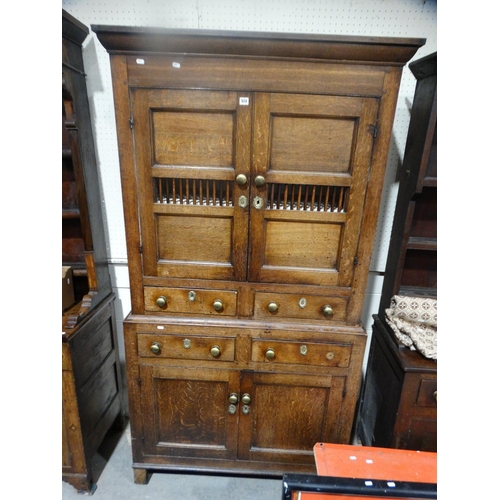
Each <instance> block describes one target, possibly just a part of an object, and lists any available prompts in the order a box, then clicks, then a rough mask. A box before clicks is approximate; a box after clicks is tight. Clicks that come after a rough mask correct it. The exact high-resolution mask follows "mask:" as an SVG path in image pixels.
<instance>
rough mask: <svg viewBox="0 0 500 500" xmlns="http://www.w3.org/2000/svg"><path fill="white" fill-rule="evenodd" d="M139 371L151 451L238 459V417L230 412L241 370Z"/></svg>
mask: <svg viewBox="0 0 500 500" xmlns="http://www.w3.org/2000/svg"><path fill="white" fill-rule="evenodd" d="M140 373H141V381H142V382H141V384H142V401H141V404H142V415H143V419H144V427H143V429H144V438H145V450H146V453H150V454H154V455H169V456H182V457H199V458H203V457H210V458H227V459H230V458H235V455H236V443H237V432H238V431H237V426H238V415H237V413H235V414H231V413H229V411H228V408H229V404H230V403H229V395H230V393H231V392H238V386H239V377H238V372H236V371H231V370H220V369H219V370H211V369H190V370H186V369H185V368H175V367H172V368H164V367H153V366H141V367H140Z"/></svg>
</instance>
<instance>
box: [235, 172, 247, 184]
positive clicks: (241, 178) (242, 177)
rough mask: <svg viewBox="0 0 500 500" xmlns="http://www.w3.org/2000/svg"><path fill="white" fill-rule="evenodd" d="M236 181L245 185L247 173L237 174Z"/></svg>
mask: <svg viewBox="0 0 500 500" xmlns="http://www.w3.org/2000/svg"><path fill="white" fill-rule="evenodd" d="M236 183H237V184H238V185H240V186H244V185H245V184H246V183H247V176H246V175H245V174H239V175H237V176H236Z"/></svg>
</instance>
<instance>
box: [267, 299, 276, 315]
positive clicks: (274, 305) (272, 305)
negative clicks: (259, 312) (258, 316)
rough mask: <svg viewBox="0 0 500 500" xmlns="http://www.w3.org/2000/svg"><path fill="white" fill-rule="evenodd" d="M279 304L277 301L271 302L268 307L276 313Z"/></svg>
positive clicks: (271, 311)
mask: <svg viewBox="0 0 500 500" xmlns="http://www.w3.org/2000/svg"><path fill="white" fill-rule="evenodd" d="M278 307H279V306H278V304H276V302H269V305H268V306H267V309H268V311H269V312H270V313H275V312H276V311H277V310H278Z"/></svg>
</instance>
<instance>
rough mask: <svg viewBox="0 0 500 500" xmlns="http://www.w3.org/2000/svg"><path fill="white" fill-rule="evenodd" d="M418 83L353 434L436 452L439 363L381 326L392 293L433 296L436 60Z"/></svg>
mask: <svg viewBox="0 0 500 500" xmlns="http://www.w3.org/2000/svg"><path fill="white" fill-rule="evenodd" d="M410 69H411V71H412V72H413V74H414V75H415V78H416V79H417V85H416V89H415V98H414V101H413V106H412V112H411V119H410V126H409V130H408V139H407V143H406V149H405V155H404V160H403V164H402V167H401V169H400V172H399V179H400V187H399V193H398V199H397V203H396V210H395V215H394V223H393V229H392V235H391V241H390V245H389V253H388V258H387V266H386V273H385V277H384V284H383V288H382V296H381V301H380V309H379V313H378V315H376V316H375V323H374V327H373V337H372V345H371V348H370V355H369V359H368V364H367V371H366V380H365V383H364V388H363V393H362V397H361V405H360V414H359V423H358V434H359V436H360V438H361V441H362V442H363V444H365V445H371V446H390V447H395V448H408V449H419V450H426V451H436V443H437V441H436V433H437V361H434V360H430V359H427V358H425V357H424V356H422V355H421V354H419V353H418V352H412V351H410V350H409V348H407V347H405V346H403V345H402V344H401V343H400V342H399V341H398V340H397V338H396V336H395V335H394V333H393V332H392V330H391V328H390V327H389V325H388V324H387V322H386V320H385V310H386V309H387V308H389V307H390V303H391V299H392V297H393V296H394V295H403V296H410V297H429V298H434V299H435V298H437V54H436V53H434V54H431V55H429V56H426V57H424V58H422V59H420V60H418V61H415V62H413V63H412V64H410Z"/></svg>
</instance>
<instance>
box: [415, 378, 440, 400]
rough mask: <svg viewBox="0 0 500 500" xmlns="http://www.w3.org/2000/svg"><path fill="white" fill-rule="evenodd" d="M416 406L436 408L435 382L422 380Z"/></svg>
mask: <svg viewBox="0 0 500 500" xmlns="http://www.w3.org/2000/svg"><path fill="white" fill-rule="evenodd" d="M417 406H421V407H437V380H434V379H433V380H429V379H423V380H422V381H421V382H420V387H419V389H418V396H417Z"/></svg>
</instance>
